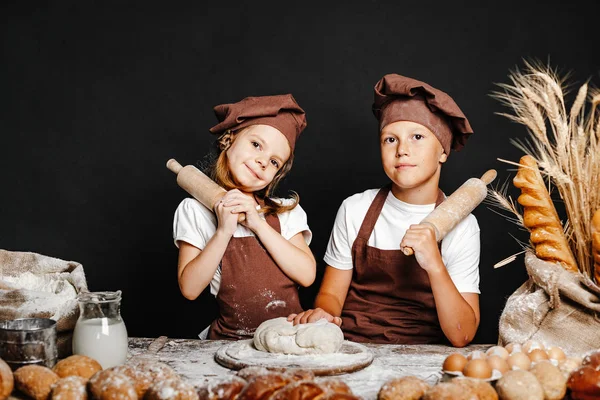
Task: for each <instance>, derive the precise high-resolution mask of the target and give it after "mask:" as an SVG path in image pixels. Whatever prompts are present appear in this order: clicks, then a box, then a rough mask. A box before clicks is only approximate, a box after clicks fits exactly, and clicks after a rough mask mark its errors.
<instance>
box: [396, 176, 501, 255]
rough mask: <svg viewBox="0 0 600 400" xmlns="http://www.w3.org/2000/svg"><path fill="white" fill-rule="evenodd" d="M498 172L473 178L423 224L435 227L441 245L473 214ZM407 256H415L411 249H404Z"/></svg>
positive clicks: (438, 207)
mask: <svg viewBox="0 0 600 400" xmlns="http://www.w3.org/2000/svg"><path fill="white" fill-rule="evenodd" d="M496 175H497V174H496V170H494V169H490V170H489V171H487V172H486V173H485V174H483V176H482V177H481V179H478V178H471V179H469V180H468V181H466V182H465V183H463V184H462V186H461V187H459V188H458V189H456V191H455V192H454V193H452V194H451V195H450V196H448V198H447V199H446V200H444V201H443V202H442V203H441V204H440V205H439V206H437V207H436V208H435V209H434V210H433V211H432V212H431V213H429V215H428V216H426V217H425V218H424V219H423V221H421V224H429V225H431V226H433V229H434V231H435V239H436V241H437V242H438V243H439V242H440V240H442V239H443V238H444V237H445V236H446V235H447V234H448V232H450V231H451V230H452V229H453V228H454V227H455V226H456V225H458V223H459V222H460V221H462V220H463V219H464V218H465V217H466V216H467V215H469V214H470V213H471V211H473V210H474V209H475V207H477V206H478V205H479V204H480V203H481V202H482V201H483V199H485V197H486V196H487V187H486V185H488V184H490V183H491V182H492V181H493V180H494V179H496ZM402 252H403V253H404V254H406V255H407V256H411V255H413V254H414V251H413V249H412V248H411V247H404V248H403V249H402Z"/></svg>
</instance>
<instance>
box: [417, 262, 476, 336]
mask: <svg viewBox="0 0 600 400" xmlns="http://www.w3.org/2000/svg"><path fill="white" fill-rule="evenodd" d="M442 266H443V264H442ZM427 272H428V275H429V280H430V282H431V290H432V292H433V298H434V299H435V305H436V309H437V315H438V319H439V321H440V326H441V327H442V331H443V332H444V335H446V337H447V338H448V340H449V341H450V343H452V345H453V346H456V347H464V346H466V345H468V344H469V343H470V342H471V341H472V340H473V337H474V336H475V333H477V328H478V327H479V295H478V294H477V293H460V292H459V291H458V290H457V289H456V286H454V282H452V279H451V278H450V275H449V274H448V271H447V270H446V267H445V266H443V268H439V269H437V270H433V271H427Z"/></svg>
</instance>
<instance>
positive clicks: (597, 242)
mask: <svg viewBox="0 0 600 400" xmlns="http://www.w3.org/2000/svg"><path fill="white" fill-rule="evenodd" d="M592 253H593V254H594V279H595V280H596V283H597V284H598V285H600V208H599V209H598V210H596V212H595V213H594V217H593V218H592Z"/></svg>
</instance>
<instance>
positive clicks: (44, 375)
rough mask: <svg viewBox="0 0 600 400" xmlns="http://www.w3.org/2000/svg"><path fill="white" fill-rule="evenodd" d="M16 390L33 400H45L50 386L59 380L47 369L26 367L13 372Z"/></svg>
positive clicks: (35, 366)
mask: <svg viewBox="0 0 600 400" xmlns="http://www.w3.org/2000/svg"><path fill="white" fill-rule="evenodd" d="M14 376H15V384H16V386H17V389H19V390H20V391H21V392H23V393H25V394H26V395H27V396H29V397H32V398H34V399H35V400H46V399H47V398H48V395H49V394H50V391H51V390H52V385H53V384H54V383H55V382H56V381H58V380H59V379H60V378H59V376H58V375H56V374H55V373H54V372H52V370H51V369H50V368H48V367H44V366H41V365H27V366H25V367H21V368H19V369H17V370H16V371H15V374H14Z"/></svg>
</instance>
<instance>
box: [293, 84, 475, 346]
mask: <svg viewBox="0 0 600 400" xmlns="http://www.w3.org/2000/svg"><path fill="white" fill-rule="evenodd" d="M373 112H374V114H375V116H376V117H377V119H378V120H379V146H380V150H381V161H382V164H383V169H384V170H385V173H386V175H387V176H388V177H389V179H390V180H391V184H390V185H388V186H387V187H384V188H382V189H372V190H367V191H365V192H363V193H358V194H355V195H353V196H351V197H349V198H347V199H346V200H345V201H344V202H343V203H342V206H341V207H340V209H339V211H338V214H337V217H336V221H335V225H334V227H333V230H332V233H331V237H330V240H329V245H328V247H327V250H326V253H325V257H324V259H325V262H326V263H327V268H326V270H325V275H324V277H323V281H322V284H321V287H320V290H319V293H318V295H317V298H316V300H315V304H314V306H315V309H313V310H308V311H306V312H302V313H300V314H292V315H290V316H289V317H288V319H289V320H292V319H293V320H294V323H295V324H297V323H305V322H313V321H316V320H318V319H320V318H326V319H327V320H329V321H330V322H334V323H337V324H338V325H340V326H341V327H342V329H343V331H344V333H345V336H346V338H347V339H350V340H354V341H360V342H376V343H436V342H442V341H444V340H445V338H446V339H447V340H449V341H450V342H451V343H452V344H453V345H454V346H458V347H461V346H465V345H467V344H468V343H469V342H470V341H471V340H472V339H473V336H474V335H475V332H476V331H477V327H478V325H479V297H478V293H479V288H478V286H479V270H478V265H479V227H478V224H477V220H476V219H475V217H474V216H473V215H469V216H468V217H467V218H466V219H465V220H463V221H462V222H461V223H460V224H459V225H458V226H457V227H456V228H455V229H454V230H452V231H451V232H450V233H449V234H448V235H447V236H446V238H445V239H444V240H443V242H442V244H441V246H438V244H437V243H436V240H435V232H434V231H433V229H432V228H431V227H430V226H429V225H420V224H419V222H420V221H421V220H422V219H423V218H425V216H427V214H429V213H430V212H431V211H432V210H433V208H434V207H435V206H437V205H439V204H440V203H441V202H442V201H443V200H444V194H443V193H442V192H441V190H440V189H439V188H438V184H439V179H440V170H441V167H442V164H443V163H444V162H445V161H446V160H447V158H448V155H449V154H450V149H451V148H453V149H456V150H458V149H460V148H462V146H463V145H464V144H465V142H466V139H467V138H468V136H469V135H471V134H472V130H471V127H470V125H469V122H468V121H467V119H466V117H465V116H464V115H463V113H462V112H461V110H460V109H459V108H458V106H457V105H456V103H455V102H454V101H453V100H452V98H450V97H449V96H448V95H447V94H446V93H444V92H442V91H440V90H438V89H435V88H433V87H431V86H430V85H428V84H426V83H424V82H419V81H417V80H414V79H411V78H407V77H403V76H400V75H396V74H390V75H386V76H384V77H383V78H382V79H381V80H380V81H379V82H378V83H377V85H376V86H375V103H374V105H373ZM405 246H408V247H412V248H413V250H414V256H405V255H404V253H403V252H402V250H401V249H402V248H403V247H405ZM440 247H441V248H440Z"/></svg>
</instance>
